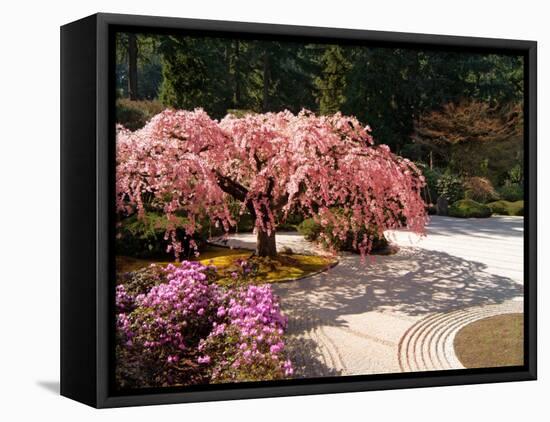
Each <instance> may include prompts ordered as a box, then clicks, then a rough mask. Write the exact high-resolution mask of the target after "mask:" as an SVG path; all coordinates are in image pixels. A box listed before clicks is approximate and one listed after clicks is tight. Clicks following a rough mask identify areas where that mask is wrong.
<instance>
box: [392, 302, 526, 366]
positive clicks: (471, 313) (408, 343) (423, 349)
mask: <svg viewBox="0 0 550 422" xmlns="http://www.w3.org/2000/svg"><path fill="white" fill-rule="evenodd" d="M508 313H523V301H513V300H512V301H508V302H506V303H503V304H497V305H485V306H476V307H472V308H466V309H461V310H457V311H451V312H445V313H437V314H432V315H429V316H427V317H426V318H423V319H421V320H420V321H418V322H416V323H415V324H413V325H412V326H411V327H410V328H409V329H408V330H407V331H406V332H405V334H404V335H403V337H401V340H400V341H399V348H398V358H399V366H400V367H401V370H402V371H403V372H422V371H434V370H444V369H464V366H463V365H462V364H461V363H460V361H459V360H458V358H457V356H456V354H455V351H454V345H453V344H454V339H455V336H456V334H457V333H458V331H460V329H461V328H463V327H465V326H466V325H468V324H470V323H472V322H474V321H477V320H480V319H483V318H487V317H491V316H495V315H501V314H508Z"/></svg>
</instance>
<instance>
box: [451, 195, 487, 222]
mask: <svg viewBox="0 0 550 422" xmlns="http://www.w3.org/2000/svg"><path fill="white" fill-rule="evenodd" d="M449 215H450V216H451V217H459V218H486V217H490V216H491V208H489V207H488V206H487V205H483V204H480V203H479V202H476V201H473V200H471V199H462V200H460V201H456V202H454V203H453V204H452V205H451V206H450V207H449Z"/></svg>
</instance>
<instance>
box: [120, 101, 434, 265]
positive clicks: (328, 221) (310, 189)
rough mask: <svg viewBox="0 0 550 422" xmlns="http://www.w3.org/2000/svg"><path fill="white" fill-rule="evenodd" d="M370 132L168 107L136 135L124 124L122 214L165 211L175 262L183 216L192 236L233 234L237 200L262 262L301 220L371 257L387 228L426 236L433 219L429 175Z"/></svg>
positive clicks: (323, 119)
mask: <svg viewBox="0 0 550 422" xmlns="http://www.w3.org/2000/svg"><path fill="white" fill-rule="evenodd" d="M369 132H370V128H369V127H368V126H366V127H365V126H363V125H361V123H360V122H359V121H358V120H357V119H355V118H354V117H348V116H344V115H342V114H340V113H336V114H334V115H332V116H316V115H315V114H313V113H311V112H309V111H305V110H304V111H302V112H300V113H299V114H297V115H294V114H292V113H291V112H289V111H283V112H279V113H265V114H249V115H246V116H244V117H241V118H237V117H235V116H233V115H227V116H226V117H225V118H224V119H222V120H221V121H219V122H218V121H216V120H213V119H211V118H210V117H209V116H208V115H207V113H206V112H204V111H203V110H202V109H196V110H194V111H183V110H179V111H176V110H170V109H168V110H165V111H163V112H162V113H160V114H158V115H157V116H155V117H154V118H152V119H151V121H150V122H149V123H148V124H147V125H146V126H144V127H143V128H142V129H139V130H136V131H134V132H131V131H129V130H127V129H125V128H123V127H121V126H118V128H117V164H116V171H117V176H116V194H117V209H118V212H120V213H123V214H132V213H135V212H137V213H138V215H139V216H142V215H144V208H145V204H152V205H153V206H156V207H159V208H161V209H162V210H163V212H164V213H165V214H166V216H167V219H168V221H169V224H168V228H167V232H166V236H167V239H170V240H171V246H170V247H169V249H173V250H174V252H175V254H176V256H178V255H179V254H180V253H181V252H182V245H181V243H180V242H178V240H177V238H176V221H180V220H177V219H176V213H179V214H180V215H181V214H182V213H183V215H185V216H186V219H185V227H184V229H185V233H186V235H187V236H192V235H193V234H194V233H195V232H196V231H197V230H198V229H200V221H201V220H202V217H204V216H207V217H208V218H209V220H210V221H213V222H214V223H215V224H216V225H220V226H221V227H223V229H224V231H225V232H228V231H229V230H230V229H231V227H234V226H235V225H236V224H237V221H236V217H235V216H234V214H235V213H232V212H231V210H230V204H231V203H232V202H233V203H234V202H238V203H239V204H240V211H239V216H240V215H242V214H244V213H245V212H248V213H250V215H251V216H252V218H253V220H254V222H255V232H256V235H257V245H256V254H257V255H259V256H264V257H265V256H275V255H276V253H277V252H276V243H275V232H276V230H277V226H278V225H279V224H280V223H282V222H284V221H285V219H286V218H287V217H288V216H289V214H290V213H296V212H298V213H301V214H303V215H304V216H305V217H313V218H314V219H315V221H316V222H318V223H319V224H320V225H322V226H324V227H327V228H328V227H330V228H331V229H332V236H330V237H328V236H327V237H326V239H325V240H326V241H328V242H330V239H331V238H332V239H334V238H340V239H342V240H343V239H345V237H346V236H348V235H349V233H352V234H353V243H354V247H356V248H358V249H359V251H360V252H361V254H362V255H363V256H364V255H365V254H368V253H369V252H370V250H371V248H372V243H373V241H374V239H375V237H376V236H380V237H381V236H383V232H384V231H385V230H387V229H396V228H400V227H407V228H408V229H410V230H412V231H414V232H417V233H422V232H423V230H424V225H425V223H426V219H427V216H426V212H425V204H424V202H423V201H422V198H421V196H420V191H421V189H422V187H423V186H424V177H423V176H422V175H421V173H420V171H419V170H418V169H417V167H416V166H415V165H414V164H413V163H411V162H410V161H409V160H407V159H404V158H401V157H399V156H396V155H395V154H393V153H391V151H390V149H389V148H388V147H387V146H385V145H378V146H375V145H374V143H373V139H372V137H371V135H370V133H369ZM237 218H238V217H237ZM191 245H192V246H193V245H194V244H193V242H191Z"/></svg>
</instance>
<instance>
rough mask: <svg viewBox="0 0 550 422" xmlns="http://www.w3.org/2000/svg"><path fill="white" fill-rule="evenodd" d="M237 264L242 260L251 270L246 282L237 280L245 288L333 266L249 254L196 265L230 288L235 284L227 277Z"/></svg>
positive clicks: (305, 258) (306, 258)
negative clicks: (213, 268) (214, 273)
mask: <svg viewBox="0 0 550 422" xmlns="http://www.w3.org/2000/svg"><path fill="white" fill-rule="evenodd" d="M239 260H246V261H247V262H248V263H249V264H250V265H252V266H253V267H254V271H253V272H252V275H250V276H248V277H247V278H246V280H238V283H246V284H261V283H276V282H280V281H288V280H293V279H297V278H302V277H305V276H308V275H310V274H313V273H317V272H319V271H323V270H326V269H328V268H329V267H331V266H333V265H334V264H335V263H336V261H335V260H334V259H332V258H329V257H324V256H317V255H300V254H279V255H277V256H276V257H275V258H260V257H256V256H253V257H251V255H250V251H248V252H247V253H246V254H240V255H239V254H237V255H229V256H218V257H215V258H209V259H207V258H204V259H201V260H200V262H201V263H202V264H204V265H215V266H216V268H217V269H218V273H219V274H220V278H219V279H218V283H219V284H222V285H232V284H235V282H236V281H235V280H234V279H233V277H231V273H234V272H239Z"/></svg>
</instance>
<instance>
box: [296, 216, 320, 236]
mask: <svg viewBox="0 0 550 422" xmlns="http://www.w3.org/2000/svg"><path fill="white" fill-rule="evenodd" d="M322 229H323V228H322V227H321V225H320V224H317V223H316V222H315V221H313V218H306V219H305V220H304V221H302V222H301V223H300V224H299V225H298V233H300V234H301V235H302V236H304V238H305V239H306V240H309V241H314V240H317V238H318V237H319V235H320V234H321V232H322V231H323V230H322Z"/></svg>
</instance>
